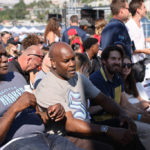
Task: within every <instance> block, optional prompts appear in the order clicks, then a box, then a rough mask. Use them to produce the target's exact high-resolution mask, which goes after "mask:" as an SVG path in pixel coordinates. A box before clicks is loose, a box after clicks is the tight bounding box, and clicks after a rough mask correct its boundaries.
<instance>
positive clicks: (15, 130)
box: [0, 0, 150, 150]
mask: <svg viewBox="0 0 150 150" xmlns="http://www.w3.org/2000/svg"><path fill="white" fill-rule="evenodd" d="M110 8H111V11H112V15H113V16H112V19H111V20H110V22H108V23H107V22H106V21H105V19H101V18H100V19H98V20H96V21H95V27H94V29H93V30H92V28H90V26H91V24H90V23H89V22H88V21H87V20H84V19H83V20H81V21H80V22H79V18H78V16H77V15H72V16H71V17H70V27H69V28H67V29H66V30H65V31H64V32H63V33H62V32H61V24H60V23H59V21H58V20H57V18H55V17H52V18H50V19H49V21H48V23H47V26H46V28H45V32H44V34H43V36H42V35H38V34H29V35H26V36H24V38H23V39H21V40H20V38H19V36H18V35H17V34H12V33H9V32H7V31H4V32H2V33H1V43H0V149H1V150H133V149H135V150H149V147H150V142H149V141H150V125H149V124H150V113H149V108H150V102H149V100H148V99H145V98H143V97H142V95H140V91H138V87H137V83H136V79H135V75H136V74H135V67H134V66H135V65H137V64H139V63H141V62H145V60H148V58H147V54H150V49H148V48H146V47H145V44H144V43H145V40H146V41H150V39H149V38H146V39H145V38H144V33H143V28H142V24H141V22H140V19H141V18H143V17H145V15H146V8H145V5H144V1H143V0H131V2H130V3H129V4H128V3H127V1H126V0H112V2H111V4H110ZM129 12H130V13H131V16H130V19H129ZM61 33H62V34H61ZM136 71H137V70H136ZM138 71H139V70H138ZM133 98H134V99H135V100H134V102H133V101H132V100H133Z"/></svg>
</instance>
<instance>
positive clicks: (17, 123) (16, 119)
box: [0, 45, 79, 150]
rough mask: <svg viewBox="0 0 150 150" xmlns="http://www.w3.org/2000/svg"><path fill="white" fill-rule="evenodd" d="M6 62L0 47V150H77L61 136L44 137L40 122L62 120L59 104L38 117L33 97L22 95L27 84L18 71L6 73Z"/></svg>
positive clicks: (47, 135) (61, 110)
mask: <svg viewBox="0 0 150 150" xmlns="http://www.w3.org/2000/svg"><path fill="white" fill-rule="evenodd" d="M7 62H8V59H7V57H6V52H5V50H4V49H3V47H2V45H0V147H1V148H0V149H1V150H14V149H15V150H21V149H24V150H31V149H32V150H41V149H42V150H54V149H57V150H61V149H62V147H65V149H67V150H70V149H73V150H74V149H75V150H78V149H79V148H77V147H75V146H74V145H73V144H72V143H71V142H69V141H68V140H67V139H65V138H63V137H61V136H58V135H50V134H45V126H44V123H45V124H47V123H49V122H48V121H49V120H50V119H51V120H53V121H55V122H57V121H60V120H62V119H63V118H64V115H65V111H64V108H63V107H62V106H61V105H60V104H55V105H53V106H52V105H51V106H49V107H48V109H47V111H46V112H47V113H45V112H44V113H42V114H41V113H40V112H39V113H38V114H39V115H38V114H37V113H36V112H35V106H36V99H35V96H34V95H33V94H31V93H29V92H24V86H25V85H26V84H27V82H26V81H25V79H24V78H23V77H22V75H21V74H19V73H18V72H8V63H7ZM40 116H41V117H40ZM41 118H42V119H43V120H42V119H41ZM43 122H44V123H43Z"/></svg>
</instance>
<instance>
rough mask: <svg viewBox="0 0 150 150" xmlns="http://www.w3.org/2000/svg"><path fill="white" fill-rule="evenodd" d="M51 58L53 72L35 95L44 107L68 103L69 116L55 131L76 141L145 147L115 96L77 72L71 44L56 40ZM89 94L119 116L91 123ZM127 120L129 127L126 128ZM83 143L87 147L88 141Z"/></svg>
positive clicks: (66, 104)
mask: <svg viewBox="0 0 150 150" xmlns="http://www.w3.org/2000/svg"><path fill="white" fill-rule="evenodd" d="M50 59H51V68H50V72H48V73H47V75H46V76H45V78H44V79H43V80H42V81H41V82H40V83H39V85H38V87H37V89H36V90H35V96H36V99H37V103H38V105H39V107H40V109H41V110H42V111H45V109H47V108H48V106H49V105H52V104H53V103H56V102H57V103H61V104H62V105H63V106H64V108H65V111H66V115H65V116H66V120H65V121H64V122H62V123H60V124H57V125H56V124H55V125H53V126H52V128H51V130H52V131H53V132H55V133H59V134H60V133H61V134H63V135H64V136H65V137H67V138H68V139H69V140H71V141H72V142H74V143H75V144H76V145H78V144H79V143H80V142H79V141H80V140H76V141H75V140H73V139H74V137H78V138H79V137H80V138H82V139H85V140H88V141H89V143H91V141H92V142H93V141H94V143H95V142H98V143H99V144H102V143H101V142H104V143H105V144H107V146H108V145H109V146H111V147H113V148H114V149H116V150H120V149H122V150H123V149H132V150H133V149H144V147H143V146H142V145H141V143H140V141H139V139H138V137H137V135H136V126H135V124H134V123H133V121H132V120H131V119H130V118H129V117H128V116H127V114H126V112H125V111H124V110H123V109H121V108H120V106H119V105H118V104H117V103H116V102H114V100H112V99H111V98H109V97H107V96H105V95H104V94H102V92H101V91H100V90H98V89H97V88H96V87H95V86H93V84H92V83H91V82H90V81H89V79H88V78H86V77H85V76H84V75H82V74H80V73H76V71H75V66H76V64H75V54H74V52H73V50H72V49H71V47H70V46H69V45H68V44H66V43H63V42H58V43H55V44H53V45H52V46H51V47H50ZM88 98H90V99H91V100H93V101H94V102H95V103H97V104H98V105H101V106H102V107H103V108H104V109H105V110H106V111H107V112H109V113H110V114H112V115H114V116H116V117H117V116H118V117H119V118H117V119H112V120H108V122H107V123H106V122H101V123H100V124H93V123H91V120H90V118H89V115H88V112H87V107H86V105H87V102H86V100H87V99H88ZM113 123H114V124H113ZM125 124H126V125H127V127H126V128H123V125H124V126H126V125H125ZM135 137H136V139H135ZM80 144H81V143H80ZM93 145H94V144H93ZM82 146H83V147H82V148H84V147H85V146H86V145H82ZM95 146H96V145H95ZM89 148H90V147H88V149H89ZM85 149H87V148H85ZM92 149H93V148H92ZM92 149H91V148H90V150H92ZM97 149H99V147H97ZM102 149H103V148H102Z"/></svg>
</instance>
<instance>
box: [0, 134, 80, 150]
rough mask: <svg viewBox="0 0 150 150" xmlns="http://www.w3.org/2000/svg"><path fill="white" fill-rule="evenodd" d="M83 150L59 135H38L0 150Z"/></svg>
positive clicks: (18, 140)
mask: <svg viewBox="0 0 150 150" xmlns="http://www.w3.org/2000/svg"><path fill="white" fill-rule="evenodd" d="M63 149H65V150H81V149H80V148H77V147H76V146H75V145H74V144H72V143H71V142H70V141H69V140H67V139H66V138H64V137H62V136H59V135H50V134H37V135H31V136H27V137H23V138H19V139H17V140H12V141H10V142H8V143H7V144H5V145H4V146H3V147H2V148H1V149H0V150H63Z"/></svg>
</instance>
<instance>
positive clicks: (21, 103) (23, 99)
mask: <svg viewBox="0 0 150 150" xmlns="http://www.w3.org/2000/svg"><path fill="white" fill-rule="evenodd" d="M13 105H14V107H15V109H17V112H20V111H22V110H24V109H26V108H28V107H30V106H32V107H35V106H36V98H35V96H34V95H33V94H32V93H29V92H24V93H23V94H22V95H21V96H20V97H19V98H18V99H17V101H16V102H15V103H14V104H13Z"/></svg>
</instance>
